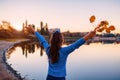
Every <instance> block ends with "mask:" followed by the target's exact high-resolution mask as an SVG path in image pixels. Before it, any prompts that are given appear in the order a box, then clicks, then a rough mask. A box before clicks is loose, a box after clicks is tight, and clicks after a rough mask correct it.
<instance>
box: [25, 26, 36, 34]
mask: <svg viewBox="0 0 120 80" xmlns="http://www.w3.org/2000/svg"><path fill="white" fill-rule="evenodd" d="M26 29H27V30H28V31H29V32H31V33H34V32H35V29H34V28H33V27H32V26H28V27H26Z"/></svg>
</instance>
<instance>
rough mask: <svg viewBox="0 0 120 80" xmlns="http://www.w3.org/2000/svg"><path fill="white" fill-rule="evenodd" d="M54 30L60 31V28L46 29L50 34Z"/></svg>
mask: <svg viewBox="0 0 120 80" xmlns="http://www.w3.org/2000/svg"><path fill="white" fill-rule="evenodd" d="M56 30H59V31H60V28H52V29H48V31H49V32H50V33H51V34H52V33H54V32H55V31H56Z"/></svg>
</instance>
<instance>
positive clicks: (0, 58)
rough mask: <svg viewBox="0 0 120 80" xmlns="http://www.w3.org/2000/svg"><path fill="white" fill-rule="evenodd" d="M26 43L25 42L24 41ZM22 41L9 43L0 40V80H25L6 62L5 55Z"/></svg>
mask: <svg viewBox="0 0 120 80" xmlns="http://www.w3.org/2000/svg"><path fill="white" fill-rule="evenodd" d="M24 41H27V40H24ZM20 42H22V41H20V40H19V41H16V42H9V41H2V40H0V80H25V79H24V78H22V77H21V76H20V74H18V73H17V72H16V71H15V70H14V69H13V68H12V67H11V66H10V65H8V63H7V62H6V57H5V53H6V52H7V51H8V50H9V49H10V48H11V47H13V46H14V45H15V44H18V43H20Z"/></svg>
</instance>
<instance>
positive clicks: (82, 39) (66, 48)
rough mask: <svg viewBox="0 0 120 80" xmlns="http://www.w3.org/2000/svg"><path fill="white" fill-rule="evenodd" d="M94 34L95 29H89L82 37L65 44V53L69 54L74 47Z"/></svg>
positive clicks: (77, 46)
mask: <svg viewBox="0 0 120 80" xmlns="http://www.w3.org/2000/svg"><path fill="white" fill-rule="evenodd" d="M95 34H96V31H95V30H94V31H90V32H89V33H88V34H86V35H85V36H84V37H82V38H80V39H78V40H77V41H75V42H74V43H72V44H71V45H69V46H67V47H65V48H64V50H65V52H66V54H69V53H71V52H73V51H74V50H75V49H77V48H79V47H80V46H81V45H83V44H84V43H85V42H86V41H87V40H88V39H90V38H92V37H94V36H95Z"/></svg>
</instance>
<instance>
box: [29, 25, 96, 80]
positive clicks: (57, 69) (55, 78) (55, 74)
mask: <svg viewBox="0 0 120 80" xmlns="http://www.w3.org/2000/svg"><path fill="white" fill-rule="evenodd" d="M27 29H28V30H29V31H31V32H33V33H34V34H35V36H36V37H37V38H38V39H39V41H40V43H41V45H42V46H43V47H44V48H45V50H46V54H47V56H48V62H49V68H48V75H47V79H46V80H65V76H66V61H67V57H68V55H69V54H70V53H71V52H73V51H74V50H75V49H77V48H79V47H80V46H81V45H82V44H84V43H85V41H87V40H88V39H89V38H92V37H93V36H94V35H95V34H96V31H95V30H94V31H91V32H89V33H88V34H87V35H85V36H84V37H83V38H80V39H78V40H77V41H75V42H74V43H72V44H71V45H69V46H66V47H62V43H63V41H64V40H63V35H62V34H61V33H60V31H59V30H56V31H55V32H54V33H53V35H52V38H51V41H50V43H51V44H50V45H49V44H48V42H47V41H46V40H45V38H44V37H43V36H42V35H41V34H39V33H38V32H35V30H34V29H33V28H32V27H27Z"/></svg>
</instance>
